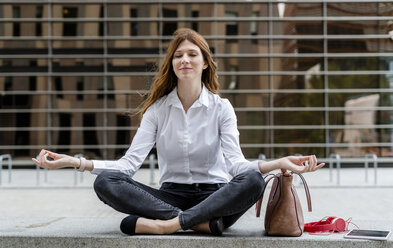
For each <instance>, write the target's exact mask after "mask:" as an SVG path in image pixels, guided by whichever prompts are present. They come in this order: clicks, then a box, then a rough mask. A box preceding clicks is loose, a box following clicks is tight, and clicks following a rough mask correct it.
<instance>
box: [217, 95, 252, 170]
mask: <svg viewBox="0 0 393 248" xmlns="http://www.w3.org/2000/svg"><path fill="white" fill-rule="evenodd" d="M239 135H240V134H239V131H238V129H237V118H236V114H235V111H234V109H233V107H232V105H231V103H230V102H229V101H228V100H227V99H223V104H222V106H221V110H220V139H221V148H222V151H223V153H224V157H225V162H226V165H227V167H228V172H229V174H230V175H231V176H236V175H238V174H240V173H242V172H245V171H247V170H255V171H259V168H258V162H259V161H258V160H255V161H248V160H247V159H245V157H244V155H243V153H242V151H241V148H240V143H239Z"/></svg>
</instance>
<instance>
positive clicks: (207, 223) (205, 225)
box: [191, 221, 211, 233]
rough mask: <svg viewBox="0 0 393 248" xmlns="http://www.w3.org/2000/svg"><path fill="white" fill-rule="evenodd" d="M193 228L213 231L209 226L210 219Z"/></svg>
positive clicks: (197, 230) (199, 230) (207, 231)
mask: <svg viewBox="0 0 393 248" xmlns="http://www.w3.org/2000/svg"><path fill="white" fill-rule="evenodd" d="M191 229H192V230H194V231H196V232H202V233H211V231H210V226H209V221H206V222H204V223H201V224H198V225H196V226H193V227H192V228H191Z"/></svg>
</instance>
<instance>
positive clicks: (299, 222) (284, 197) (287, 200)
mask: <svg viewBox="0 0 393 248" xmlns="http://www.w3.org/2000/svg"><path fill="white" fill-rule="evenodd" d="M292 174H297V173H294V172H291V173H289V172H286V171H285V170H284V171H282V173H278V174H276V175H272V176H271V177H269V178H268V179H267V180H266V182H265V188H266V186H267V184H268V183H269V181H270V180H271V179H274V180H273V185H272V188H271V190H270V195H269V200H268V203H267V207H266V214H265V231H266V234H267V235H271V236H290V237H298V236H301V235H302V234H303V231H304V217H303V211H302V206H301V204H300V201H299V197H298V195H297V193H296V189H295V187H294V186H293V184H292V180H293V176H292ZM297 175H298V176H299V177H300V178H301V179H302V181H303V185H304V189H305V191H306V197H307V203H308V211H309V212H311V211H312V209H311V197H310V191H309V189H308V186H307V183H306V180H305V179H304V177H303V176H302V175H301V174H297ZM262 199H263V195H262V197H261V198H260V199H259V200H258V202H257V205H256V213H257V217H259V216H260V213H261V205H262Z"/></svg>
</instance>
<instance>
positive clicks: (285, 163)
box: [277, 155, 325, 173]
mask: <svg viewBox="0 0 393 248" xmlns="http://www.w3.org/2000/svg"><path fill="white" fill-rule="evenodd" d="M277 163H278V169H283V170H290V171H293V172H296V173H305V172H313V171H316V170H318V169H320V168H322V167H323V166H324V165H325V163H321V164H318V162H317V157H316V156H315V155H309V156H288V157H283V158H280V159H278V161H277Z"/></svg>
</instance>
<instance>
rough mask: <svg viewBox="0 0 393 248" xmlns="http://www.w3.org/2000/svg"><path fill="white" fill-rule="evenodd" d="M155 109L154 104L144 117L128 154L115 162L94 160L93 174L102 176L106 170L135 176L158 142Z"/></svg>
mask: <svg viewBox="0 0 393 248" xmlns="http://www.w3.org/2000/svg"><path fill="white" fill-rule="evenodd" d="M154 107H155V105H154V104H153V105H152V106H150V108H148V109H147V111H146V112H145V114H144V115H143V118H142V121H141V124H140V126H139V128H138V130H137V132H136V134H135V136H134V138H133V140H132V143H131V146H130V148H129V149H128V150H127V152H126V154H125V155H124V156H123V157H122V158H120V159H119V160H114V161H110V160H93V164H94V169H93V171H92V172H91V173H93V174H100V173H101V172H103V171H105V170H117V171H120V172H122V173H125V174H127V175H129V176H131V177H132V176H133V175H134V174H135V172H136V171H137V170H138V169H139V168H140V167H141V165H142V163H143V161H144V160H145V158H146V156H147V155H148V154H149V152H150V150H151V149H152V147H153V146H154V144H155V142H156V135H157V116H156V114H155V110H154Z"/></svg>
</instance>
